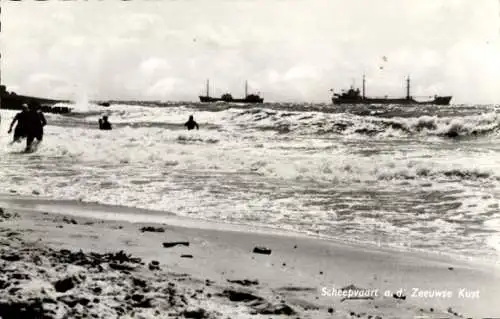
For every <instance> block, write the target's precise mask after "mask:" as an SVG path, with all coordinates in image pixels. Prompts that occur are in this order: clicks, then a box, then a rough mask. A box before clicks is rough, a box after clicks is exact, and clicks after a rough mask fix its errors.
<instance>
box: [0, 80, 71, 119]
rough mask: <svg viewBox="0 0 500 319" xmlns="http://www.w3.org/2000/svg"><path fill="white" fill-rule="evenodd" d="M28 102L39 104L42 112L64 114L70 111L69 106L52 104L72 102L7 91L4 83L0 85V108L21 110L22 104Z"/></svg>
mask: <svg viewBox="0 0 500 319" xmlns="http://www.w3.org/2000/svg"><path fill="white" fill-rule="evenodd" d="M29 102H37V103H38V104H40V105H41V110H42V112H46V113H57V114H65V113H70V112H71V108H69V107H66V106H54V105H55V104H57V103H67V104H70V103H72V102H70V101H67V100H54V99H46V98H40V97H33V96H26V95H18V94H17V93H15V92H8V91H7V88H6V87H5V85H0V109H5V110H21V109H22V108H23V104H25V103H29Z"/></svg>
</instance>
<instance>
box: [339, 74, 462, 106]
mask: <svg viewBox="0 0 500 319" xmlns="http://www.w3.org/2000/svg"><path fill="white" fill-rule="evenodd" d="M362 89H363V90H362V92H360V91H359V89H356V90H355V89H354V88H353V87H351V88H350V89H349V90H348V91H347V92H345V93H342V94H336V93H334V94H333V97H332V102H333V104H337V105H339V104H434V105H449V104H450V101H451V98H452V96H438V95H435V96H434V98H433V99H432V100H427V101H417V100H415V99H414V98H413V97H412V96H411V94H410V77H407V78H406V97H401V98H388V97H379V98H370V97H366V96H365V90H366V81H365V76H364V75H363V87H362Z"/></svg>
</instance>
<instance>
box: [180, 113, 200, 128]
mask: <svg viewBox="0 0 500 319" xmlns="http://www.w3.org/2000/svg"><path fill="white" fill-rule="evenodd" d="M184 126H186V127H187V129H188V131H190V130H193V129H194V128H195V127H196V129H197V130H199V129H200V127H199V126H198V123H196V121H195V120H194V119H193V116H192V115H190V116H189V120H188V121H187V122H186V123H184Z"/></svg>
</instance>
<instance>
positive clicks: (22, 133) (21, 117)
mask: <svg viewBox="0 0 500 319" xmlns="http://www.w3.org/2000/svg"><path fill="white" fill-rule="evenodd" d="M27 114H28V105H27V104H23V110H22V111H21V112H19V113H17V114H16V116H14V119H12V122H11V123H10V127H9V132H8V133H9V134H10V133H11V132H12V127H13V126H14V124H15V123H16V122H17V125H16V128H15V129H14V137H13V139H12V142H11V143H15V142H21V139H22V138H24V137H26V115H27Z"/></svg>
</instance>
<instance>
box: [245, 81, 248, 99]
mask: <svg viewBox="0 0 500 319" xmlns="http://www.w3.org/2000/svg"><path fill="white" fill-rule="evenodd" d="M247 96H248V81H245V98H246V97H247Z"/></svg>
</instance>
